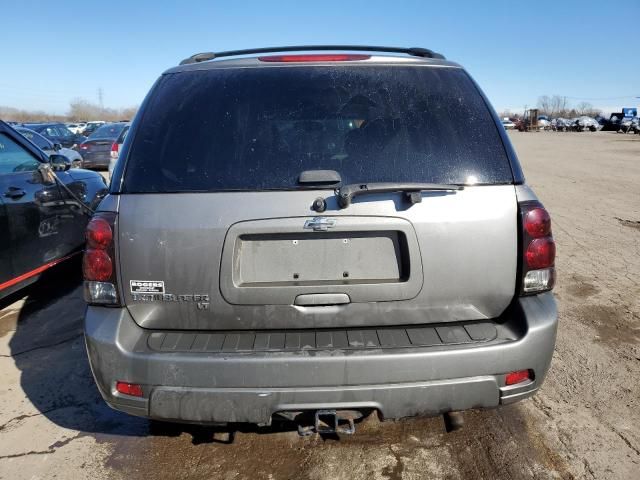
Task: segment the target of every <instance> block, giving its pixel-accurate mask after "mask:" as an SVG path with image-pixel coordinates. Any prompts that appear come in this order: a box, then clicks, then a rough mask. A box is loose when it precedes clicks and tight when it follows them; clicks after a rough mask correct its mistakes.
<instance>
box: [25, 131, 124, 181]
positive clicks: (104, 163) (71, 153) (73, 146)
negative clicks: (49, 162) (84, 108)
mask: <svg viewBox="0 0 640 480" xmlns="http://www.w3.org/2000/svg"><path fill="white" fill-rule="evenodd" d="M83 125H84V127H83V129H82V130H80V128H81V127H82V126H83ZM129 125H130V123H129V122H128V121H122V122H114V123H107V122H88V123H87V124H82V123H80V124H64V123H60V122H55V123H51V122H49V123H22V124H15V123H14V124H13V127H14V128H15V129H16V130H17V131H18V132H19V133H21V134H22V135H23V136H24V137H26V138H27V139H28V140H30V141H31V142H32V143H34V144H35V145H36V146H37V147H38V148H40V149H41V150H43V151H44V152H46V153H47V154H48V155H51V154H53V153H57V154H59V155H64V156H65V157H67V158H68V159H69V160H70V161H71V165H72V167H76V168H89V169H96V170H104V169H108V170H109V176H111V172H112V171H113V167H114V165H115V162H116V160H117V159H118V152H119V151H120V147H121V146H122V143H123V142H124V139H125V138H126V136H127V132H128V131H129ZM80 131H82V132H83V133H79V132H80ZM87 132H89V134H88V136H85V135H84V134H85V133H87Z"/></svg>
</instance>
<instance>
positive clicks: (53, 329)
mask: <svg viewBox="0 0 640 480" xmlns="http://www.w3.org/2000/svg"><path fill="white" fill-rule="evenodd" d="M512 138H513V141H514V144H515V146H516V149H517V151H518V153H519V155H520V159H521V161H522V164H523V166H524V169H525V173H526V176H527V178H528V181H529V183H530V184H531V185H533V187H534V188H535V190H536V192H537V193H538V195H539V196H540V197H541V199H542V201H543V202H544V203H545V205H546V206H547V208H548V209H549V210H550V211H551V214H552V218H553V222H554V223H553V229H554V234H555V236H556V240H557V242H558V259H557V267H558V271H559V280H558V286H557V289H556V295H557V298H558V301H559V306H560V316H561V318H560V328H559V333H558V343H557V346H556V353H555V356H554V360H553V364H552V367H551V371H550V374H549V376H548V377H547V380H546V383H545V384H544V385H543V388H542V390H541V392H540V393H539V394H538V395H537V396H536V397H535V398H533V399H530V400H526V401H524V402H521V403H520V404H516V405H512V406H509V407H505V408H502V409H499V410H492V411H480V412H472V413H469V414H467V415H466V422H467V423H466V428H465V429H463V430H462V431H458V432H455V433H450V434H445V433H444V431H443V423H442V419H440V418H432V419H408V420H404V421H399V422H394V423H388V422H387V423H380V422H378V420H377V419H375V418H370V419H368V420H366V421H365V422H364V423H363V424H361V425H359V428H358V432H357V434H356V435H355V436H353V437H346V438H341V439H340V440H337V439H324V440H323V439H321V438H317V437H313V438H304V439H302V438H299V437H298V436H297V434H296V433H295V432H293V431H286V428H285V429H284V430H285V431H274V430H268V431H265V430H259V429H255V428H251V427H247V426H244V427H243V426H241V427H239V428H238V429H237V431H235V432H232V433H231V434H229V433H228V432H226V431H216V430H213V429H208V428H198V427H186V428H178V427H168V426H161V425H158V424H155V423H154V424H151V423H149V422H147V421H145V420H142V419H137V418H133V417H128V416H126V415H124V414H120V413H117V412H114V411H111V410H109V409H108V408H107V407H106V406H105V405H104V404H103V402H102V400H101V399H100V397H99V394H98V392H97V391H96V388H95V386H94V384H93V379H92V378H91V373H90V371H89V367H88V364H87V361H86V358H85V352H84V345H83V339H82V333H81V332H82V330H81V327H82V325H81V320H82V316H83V311H84V304H83V302H82V295H81V291H80V288H79V286H78V285H79V283H78V280H77V276H76V275H75V273H74V272H75V270H73V267H74V266H70V267H69V268H67V269H66V270H64V271H61V272H58V273H57V274H56V275H54V276H53V277H52V278H49V279H46V281H44V282H41V284H39V285H37V286H35V287H32V288H30V289H29V290H27V291H26V292H23V293H22V295H21V296H22V297H24V298H19V297H18V298H15V297H14V298H13V299H12V301H13V302H14V303H11V302H6V301H5V302H4V303H2V304H0V307H4V308H3V309H2V310H0V478H3V479H5V478H6V479H20V478H25V479H27V478H45V477H46V478H90V477H91V478H95V479H98V478H103V477H104V478H127V479H129V480H132V479H136V478H184V479H196V478H221V479H232V478H233V479H244V478H247V479H248V478H265V479H267V478H269V479H283V478H294V477H296V478H336V479H340V478H345V479H347V478H349V479H351V478H387V479H400V478H451V479H458V478H563V479H564V478H596V479H603V478H612V479H626V478H629V479H631V478H640V303H639V302H640V301H639V298H640V137H639V136H637V135H635V136H631V135H628V136H627V135H618V134H615V133H595V134H592V133H566V134H555V133H513V134H512ZM75 268H77V265H75ZM25 295H26V297H25Z"/></svg>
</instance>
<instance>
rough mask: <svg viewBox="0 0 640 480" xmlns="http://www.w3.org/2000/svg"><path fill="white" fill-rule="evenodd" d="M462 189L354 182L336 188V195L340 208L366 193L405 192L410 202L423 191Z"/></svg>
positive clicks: (440, 185)
mask: <svg viewBox="0 0 640 480" xmlns="http://www.w3.org/2000/svg"><path fill="white" fill-rule="evenodd" d="M463 189H464V186H462V185H449V184H439V183H410V182H409V183H402V182H380V183H354V184H351V185H345V186H344V187H340V188H339V189H337V190H336V195H337V196H338V204H339V205H340V208H347V207H348V206H349V205H351V200H353V197H356V196H358V195H366V194H368V193H384V192H405V193H406V195H407V199H408V200H409V201H410V202H411V203H420V202H422V192H424V191H454V190H463Z"/></svg>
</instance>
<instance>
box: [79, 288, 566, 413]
mask: <svg viewBox="0 0 640 480" xmlns="http://www.w3.org/2000/svg"><path fill="white" fill-rule="evenodd" d="M495 327H496V329H497V331H498V334H497V336H496V338H495V339H493V340H490V341H486V342H482V343H479V344H470V345H439V346H438V345H435V346H428V347H420V348H398V349H393V348H392V349H376V348H374V349H353V350H347V349H328V350H321V351H315V352H308V351H305V350H292V351H284V350H282V351H274V352H252V353H240V352H239V353H233V352H219V353H213V352H206V353H191V352H158V351H154V350H152V349H151V348H150V347H149V346H148V345H147V340H148V335H149V333H152V332H149V331H148V330H145V329H142V328H140V327H139V326H138V325H137V324H136V323H135V322H134V321H133V319H132V318H131V316H130V315H129V313H128V312H127V310H126V309H124V308H120V309H115V308H104V307H89V308H88V310H87V315H86V318H85V333H86V342H87V349H88V352H89V358H90V363H91V365H92V369H93V373H94V376H95V378H96V382H97V384H98V386H99V389H100V391H101V393H102V395H103V396H104V398H105V400H106V401H107V402H108V403H109V404H110V405H111V406H112V407H114V408H118V409H120V410H124V411H126V412H129V413H132V414H134V415H142V416H150V417H153V418H163V419H167V418H173V419H182V420H193V421H203V422H205V421H206V422H210V421H211V422H213V421H217V422H227V421H250V422H255V423H269V422H270V418H271V414H272V413H274V412H276V411H279V410H283V409H285V410H286V409H292V410H297V409H315V408H320V406H322V408H325V407H326V406H327V405H331V407H332V408H334V407H335V408H357V407H360V408H364V407H372V408H378V409H380V410H381V412H382V413H383V414H384V416H385V417H387V418H398V417H402V416H407V415H415V414H436V413H439V412H443V411H448V410H462V409H466V408H474V407H494V406H498V405H499V404H500V403H501V397H504V403H507V402H509V401H510V400H509V398H510V397H512V396H513V395H520V394H521V395H520V396H518V397H516V399H520V398H524V397H525V396H528V395H530V394H532V393H533V392H534V391H535V389H537V388H538V387H539V385H540V384H541V383H542V381H543V380H544V377H545V375H546V372H547V370H548V368H549V364H550V361H551V355H552V353H553V348H554V345H555V337H556V329H557V311H556V304H555V300H554V298H553V295H552V294H550V293H546V294H542V295H537V296H531V297H522V298H519V299H517V300H516V301H515V302H514V304H513V305H511V306H510V307H509V309H508V310H507V311H506V312H505V314H504V315H503V316H502V317H501V318H500V319H498V322H496V323H495ZM520 369H532V370H533V371H534V373H535V380H534V381H532V382H530V383H527V384H525V385H523V386H518V388H517V389H516V390H514V389H513V388H511V387H504V383H503V377H502V375H501V374H504V373H507V372H509V371H513V370H520ZM117 380H121V381H129V382H136V383H141V384H142V385H143V390H144V393H145V397H144V398H142V399H135V398H131V397H126V396H122V395H119V394H118V393H116V392H115V391H114V386H115V382H116V381H117ZM386 390H388V392H385V391H386ZM522 392H525V393H522ZM149 398H151V399H152V400H151V403H149ZM181 405H182V406H181ZM184 405H189V408H186V409H185V408H184ZM225 405H226V406H225Z"/></svg>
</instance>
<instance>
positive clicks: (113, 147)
mask: <svg viewBox="0 0 640 480" xmlns="http://www.w3.org/2000/svg"><path fill="white" fill-rule="evenodd" d="M111 158H118V142H113V145H111Z"/></svg>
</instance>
